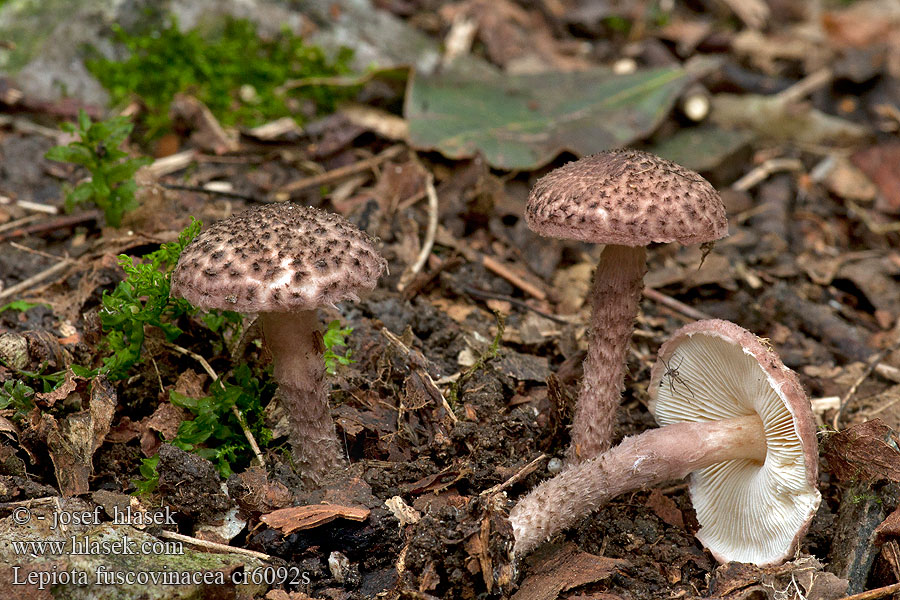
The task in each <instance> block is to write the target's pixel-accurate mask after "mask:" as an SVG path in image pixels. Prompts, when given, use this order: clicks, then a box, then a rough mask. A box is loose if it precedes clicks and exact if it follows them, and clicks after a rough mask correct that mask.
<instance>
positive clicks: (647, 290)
mask: <svg viewBox="0 0 900 600" xmlns="http://www.w3.org/2000/svg"><path fill="white" fill-rule="evenodd" d="M644 296H646V297H647V298H649V299H650V300H653V301H654V302H658V303H659V304H662V305H663V306H667V307H669V308H671V309H672V310H674V311H677V312H680V313H681V314H683V315H685V316H686V317H690V318H692V319H696V320H698V321H704V320H706V319H712V318H713V317H712V316H711V315H708V314H706V313H705V312H702V311H699V310H697V309H696V308H691V307H690V306H688V305H687V304H685V303H683V302H680V301H678V300H676V299H675V298H672V297H671V296H666V295H665V294H663V293H662V292H658V291H656V290H654V289H653V288H651V287H644Z"/></svg>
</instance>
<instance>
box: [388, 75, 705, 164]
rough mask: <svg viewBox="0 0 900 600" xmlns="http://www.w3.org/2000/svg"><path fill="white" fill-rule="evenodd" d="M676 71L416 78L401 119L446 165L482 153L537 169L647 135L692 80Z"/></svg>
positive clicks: (414, 139)
mask: <svg viewBox="0 0 900 600" xmlns="http://www.w3.org/2000/svg"><path fill="white" fill-rule="evenodd" d="M693 79H694V76H693V75H692V74H690V73H688V72H687V71H686V70H684V69H681V68H671V67H664V68H658V69H651V70H644V71H637V72H636V73H631V74H628V75H613V74H612V73H610V72H609V71H607V70H592V71H581V72H574V73H560V72H550V73H540V74H536V75H516V76H508V75H501V74H499V73H495V74H490V75H485V74H479V75H477V76H471V75H464V74H460V73H458V72H453V71H450V72H443V73H440V74H436V75H432V76H425V75H420V74H415V75H413V77H412V81H411V83H410V88H409V90H410V91H409V94H408V95H407V98H406V106H405V110H404V113H405V115H406V118H407V120H408V121H409V137H410V142H411V143H412V145H413V146H414V147H415V148H417V149H423V150H437V151H439V152H441V153H442V154H444V155H445V156H447V157H449V158H469V157H472V156H474V155H475V154H477V153H481V154H482V155H483V156H484V159H485V160H486V161H487V163H488V164H490V165H491V166H492V167H497V168H501V169H511V170H514V169H534V168H536V167H539V166H541V165H544V164H547V163H548V162H550V161H551V160H553V158H554V157H556V156H557V155H558V154H559V153H560V152H562V151H564V150H568V151H570V152H574V153H576V154H580V155H586V154H592V153H594V152H599V151H601V150H606V149H609V148H615V147H619V146H625V145H628V144H629V143H631V142H633V141H635V140H637V139H640V138H642V137H645V136H647V135H648V134H649V133H651V132H652V131H653V130H654V129H656V127H657V125H659V123H660V121H661V120H662V119H663V118H664V117H665V115H666V114H667V113H668V112H669V110H670V109H671V108H672V106H673V105H674V103H675V101H676V100H677V99H678V96H679V94H681V92H682V91H683V90H684V89H685V88H686V87H687V86H688V85H689V84H690V83H691V82H692V81H693Z"/></svg>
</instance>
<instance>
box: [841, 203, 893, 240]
mask: <svg viewBox="0 0 900 600" xmlns="http://www.w3.org/2000/svg"><path fill="white" fill-rule="evenodd" d="M847 208H848V209H850V214H851V215H853V216H855V217H856V218H858V219H859V220H860V221H862V222H863V225H865V226H866V227H868V229H869V231H871V232H872V233H875V234H878V235H884V234H886V233H893V232H895V231H900V221H893V222H891V223H876V222H875V219H873V218H872V215H870V214H869V213H867V212H866V211H865V210H863V208H862V207H861V206H859V205H858V204H857V203H856V202H854V201H853V200H847Z"/></svg>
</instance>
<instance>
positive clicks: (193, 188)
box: [159, 183, 269, 202]
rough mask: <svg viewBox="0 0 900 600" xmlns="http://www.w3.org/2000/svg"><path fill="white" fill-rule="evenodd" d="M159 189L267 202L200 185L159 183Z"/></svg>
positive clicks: (250, 195)
mask: <svg viewBox="0 0 900 600" xmlns="http://www.w3.org/2000/svg"><path fill="white" fill-rule="evenodd" d="M159 185H160V187H164V188H165V189H167V190H179V191H182V192H197V193H198V194H210V195H212V196H222V197H224V198H237V199H238V200H246V201H248V202H269V200H268V198H260V197H258V196H254V195H252V194H242V193H240V192H228V191H225V190H212V189H208V188H205V187H203V186H200V185H181V184H178V183H160V184H159Z"/></svg>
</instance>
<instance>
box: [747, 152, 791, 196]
mask: <svg viewBox="0 0 900 600" xmlns="http://www.w3.org/2000/svg"><path fill="white" fill-rule="evenodd" d="M802 170H803V163H802V162H801V161H800V159H797V158H770V159H769V160H767V161H766V162H764V163H762V164H761V165H759V166H757V167H754V168H753V169H751V170H750V172H749V173H747V174H746V175H744V176H742V177H741V178H740V179H738V180H737V181H735V182H734V183H732V184H731V189H733V190H737V191H739V192H746V191H747V190H749V189H750V188H752V187H753V186H755V185H756V184H758V183H762V182H763V181H765V180H766V179H768V178H769V176H771V175H772V174H774V173H777V172H779V171H802Z"/></svg>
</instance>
